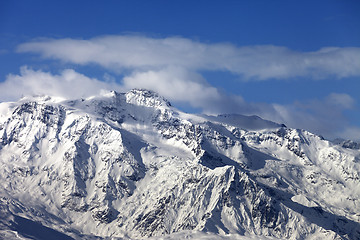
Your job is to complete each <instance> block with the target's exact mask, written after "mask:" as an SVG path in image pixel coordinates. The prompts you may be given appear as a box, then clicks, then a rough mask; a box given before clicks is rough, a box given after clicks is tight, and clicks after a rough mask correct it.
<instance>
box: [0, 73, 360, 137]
mask: <svg viewBox="0 0 360 240" xmlns="http://www.w3.org/2000/svg"><path fill="white" fill-rule="evenodd" d="M137 87H141V88H148V89H151V90H154V91H157V92H158V93H160V94H161V95H163V96H165V97H166V98H168V99H169V100H170V101H171V102H175V103H186V104H189V105H191V106H193V107H196V108H200V109H201V110H202V111H203V112H204V113H208V114H221V113H239V114H244V115H258V116H261V117H263V118H265V119H269V120H273V121H276V122H279V123H285V124H286V125H288V126H289V127H295V128H303V129H307V130H310V131H313V132H315V133H318V134H322V135H324V136H326V137H329V138H335V137H345V138H346V137H347V138H351V139H359V136H358V135H357V133H359V132H360V129H359V128H358V127H355V126H349V125H348V123H347V121H346V118H345V117H344V111H346V110H348V109H351V108H353V106H354V104H355V103H354V99H353V98H352V97H351V96H349V95H347V94H339V93H332V94H330V95H328V96H327V97H325V98H324V99H315V100H310V101H307V102H295V103H292V104H287V105H279V104H271V103H251V102H247V101H245V100H244V99H243V98H242V97H241V96H238V95H229V94H227V93H224V92H221V91H219V90H218V89H217V88H215V87H213V86H211V85H209V84H208V83H207V82H206V81H205V80H204V79H203V78H202V77H201V76H200V75H198V74H196V73H194V72H189V71H186V70H184V69H182V68H167V69H163V70H159V71H153V70H150V71H138V72H133V73H132V74H130V75H129V76H127V77H125V78H124V79H123V84H121V85H120V84H117V83H115V82H114V81H112V80H109V81H100V80H98V79H95V78H90V77H87V76H85V75H83V74H81V73H78V72H76V71H74V70H71V69H66V70H64V71H62V72H61V73H60V74H58V75H54V74H52V73H50V72H43V71H41V70H38V71H35V70H32V69H29V68H27V67H22V68H21V71H20V74H19V75H8V77H7V79H6V81H5V82H1V83H0V96H1V97H0V101H11V100H16V99H18V98H20V97H21V96H23V95H34V94H46V95H52V96H60V97H65V98H80V97H88V96H91V95H96V94H99V93H100V92H101V91H102V90H114V89H115V90H118V91H125V90H127V89H131V88H137Z"/></svg>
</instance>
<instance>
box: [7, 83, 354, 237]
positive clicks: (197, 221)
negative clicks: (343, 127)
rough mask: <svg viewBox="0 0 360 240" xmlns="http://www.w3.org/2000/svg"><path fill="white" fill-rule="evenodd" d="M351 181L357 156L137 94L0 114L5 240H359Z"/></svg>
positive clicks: (20, 107)
mask: <svg viewBox="0 0 360 240" xmlns="http://www.w3.org/2000/svg"><path fill="white" fill-rule="evenodd" d="M359 172H360V151H359V150H358V149H349V148H343V147H341V146H339V145H336V144H332V143H331V142H328V141H326V140H324V139H322V138H321V137H319V136H317V135H314V134H311V133H309V132H307V131H304V130H297V129H290V128H287V127H286V126H284V125H281V124H277V123H273V122H270V121H266V120H263V119H261V118H258V117H254V116H252V117H246V116H240V115H221V116H218V117H213V116H202V115H191V114H186V113H183V112H180V111H178V110H176V109H175V108H173V107H172V106H171V104H170V103H169V102H168V101H167V100H166V99H164V98H162V97H161V96H159V95H157V94H156V93H154V92H150V91H146V90H132V91H129V92H128V93H116V92H110V93H107V94H105V95H102V96H95V97H91V98H88V99H78V100H65V99H59V98H53V97H48V96H42V97H34V98H24V99H21V100H20V101H19V102H16V103H1V104H0V181H1V183H2V184H1V186H0V235H1V236H4V238H6V239H21V238H25V239H26V238H35V239H49V236H51V239H84V238H85V239H98V238H107V237H112V238H120V239H121V238H124V239H127V238H130V239H136V238H145V237H152V238H162V239H177V238H183V237H186V238H191V237H193V238H200V239H201V238H203V239H216V238H220V239H252V238H253V236H258V237H257V238H259V237H260V236H261V237H262V238H264V239H274V238H280V239H360V211H359V209H360V202H359V197H360V177H359ZM255 239H256V238H255Z"/></svg>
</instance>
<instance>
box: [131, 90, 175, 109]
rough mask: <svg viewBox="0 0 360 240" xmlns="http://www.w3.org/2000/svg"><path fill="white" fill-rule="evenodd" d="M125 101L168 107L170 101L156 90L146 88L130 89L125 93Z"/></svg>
mask: <svg viewBox="0 0 360 240" xmlns="http://www.w3.org/2000/svg"><path fill="white" fill-rule="evenodd" d="M125 96H126V102H127V103H131V104H135V105H139V106H146V107H162V108H168V107H170V106H171V104H170V102H169V101H168V100H167V99H165V98H164V97H162V96H160V95H159V94H157V93H156V92H153V91H150V90H146V89H132V90H130V91H129V92H127V93H126V94H125Z"/></svg>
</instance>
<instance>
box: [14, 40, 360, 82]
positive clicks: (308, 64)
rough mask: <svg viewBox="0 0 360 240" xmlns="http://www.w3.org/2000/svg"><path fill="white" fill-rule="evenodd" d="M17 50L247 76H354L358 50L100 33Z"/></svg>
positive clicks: (118, 65) (121, 65)
mask: <svg viewBox="0 0 360 240" xmlns="http://www.w3.org/2000/svg"><path fill="white" fill-rule="evenodd" d="M17 50H18V52H23V53H24V52H31V53H37V54H41V56H42V57H44V58H50V59H58V60H62V61H65V62H71V63H76V64H82V65H86V64H89V63H95V64H98V65H100V66H102V67H104V68H107V69H111V70H114V71H121V70H123V69H137V70H139V69H140V70H150V69H162V68H165V67H169V66H177V67H182V68H185V69H188V70H192V71H201V70H208V71H214V70H216V71H219V70H220V71H229V72H231V73H233V74H236V75H239V76H241V77H242V78H243V79H247V80H267V79H273V78H276V79H286V78H294V77H311V78H316V79H323V78H326V77H329V76H331V77H336V78H343V77H350V76H360V48H355V47H352V48H339V47H326V48H321V49H319V50H318V51H315V52H299V51H294V50H291V49H289V48H286V47H279V46H272V45H266V46H245V47H237V46H235V45H232V44H227V43H218V44H210V43H202V42H198V41H193V40H190V39H186V38H181V37H169V38H150V37H146V36H128V35H120V36H102V37H96V38H92V39H89V40H76V39H45V40H41V41H33V42H28V43H24V44H21V45H20V46H18V49H17Z"/></svg>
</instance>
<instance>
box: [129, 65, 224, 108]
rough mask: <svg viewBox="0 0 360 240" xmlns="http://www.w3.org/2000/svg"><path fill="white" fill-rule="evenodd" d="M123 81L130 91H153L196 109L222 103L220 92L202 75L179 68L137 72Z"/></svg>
mask: <svg viewBox="0 0 360 240" xmlns="http://www.w3.org/2000/svg"><path fill="white" fill-rule="evenodd" d="M123 81H124V86H125V87H126V88H128V89H131V88H145V89H149V90H153V91H156V92H158V93H159V94H160V95H162V96H164V97H165V98H168V99H169V100H171V101H175V102H183V103H188V104H190V105H191V106H193V107H196V108H198V107H200V108H203V109H206V108H208V106H209V104H211V102H214V101H220V100H221V98H222V96H221V95H220V93H219V92H218V90H217V89H216V88H214V87H212V86H210V85H208V84H207V82H206V81H205V80H204V79H203V78H202V76H201V75H199V74H196V73H194V72H189V71H186V70H185V69H183V68H179V67H169V68H165V69H162V70H159V71H143V72H138V71H137V72H134V73H132V74H131V75H130V76H127V77H125V78H124V79H123Z"/></svg>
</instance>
